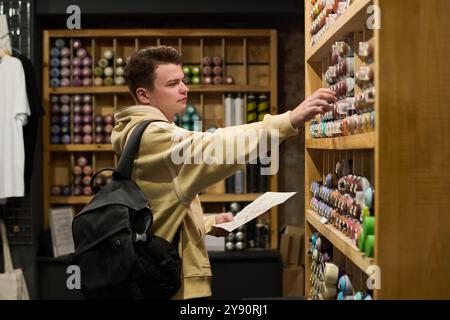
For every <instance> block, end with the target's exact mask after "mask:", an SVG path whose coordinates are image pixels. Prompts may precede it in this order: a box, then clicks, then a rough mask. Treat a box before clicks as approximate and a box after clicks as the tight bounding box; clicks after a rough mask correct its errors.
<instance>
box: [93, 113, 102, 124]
mask: <svg viewBox="0 0 450 320" xmlns="http://www.w3.org/2000/svg"><path fill="white" fill-rule="evenodd" d="M95 123H96V124H97V125H98V124H101V123H103V117H102V116H101V115H99V114H98V115H96V116H95Z"/></svg>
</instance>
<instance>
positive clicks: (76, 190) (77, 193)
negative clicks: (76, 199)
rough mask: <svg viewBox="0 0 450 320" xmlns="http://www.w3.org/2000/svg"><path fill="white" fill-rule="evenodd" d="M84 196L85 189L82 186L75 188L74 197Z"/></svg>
mask: <svg viewBox="0 0 450 320" xmlns="http://www.w3.org/2000/svg"><path fill="white" fill-rule="evenodd" d="M82 194H83V188H82V187H81V186H74V187H73V195H74V196H81V195H82Z"/></svg>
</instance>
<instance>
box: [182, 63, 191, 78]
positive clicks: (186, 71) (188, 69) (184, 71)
mask: <svg viewBox="0 0 450 320" xmlns="http://www.w3.org/2000/svg"><path fill="white" fill-rule="evenodd" d="M183 73H184V75H185V76H186V77H188V76H189V75H190V74H191V68H190V67H188V66H183Z"/></svg>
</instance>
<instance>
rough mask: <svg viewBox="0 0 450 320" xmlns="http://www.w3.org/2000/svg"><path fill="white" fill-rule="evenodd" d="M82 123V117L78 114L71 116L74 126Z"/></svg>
mask: <svg viewBox="0 0 450 320" xmlns="http://www.w3.org/2000/svg"><path fill="white" fill-rule="evenodd" d="M81 121H82V117H81V115H80V114H79V113H76V114H74V115H73V123H74V124H76V125H79V124H80V123H81ZM74 132H75V126H74Z"/></svg>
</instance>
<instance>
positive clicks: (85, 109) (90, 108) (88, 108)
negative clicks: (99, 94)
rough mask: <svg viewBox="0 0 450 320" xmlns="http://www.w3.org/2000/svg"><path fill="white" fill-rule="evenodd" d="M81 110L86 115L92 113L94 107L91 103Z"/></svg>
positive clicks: (84, 105)
mask: <svg viewBox="0 0 450 320" xmlns="http://www.w3.org/2000/svg"><path fill="white" fill-rule="evenodd" d="M81 110H82V112H83V113H84V114H87V113H92V105H91V104H90V103H85V104H83V107H82V109H81Z"/></svg>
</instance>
